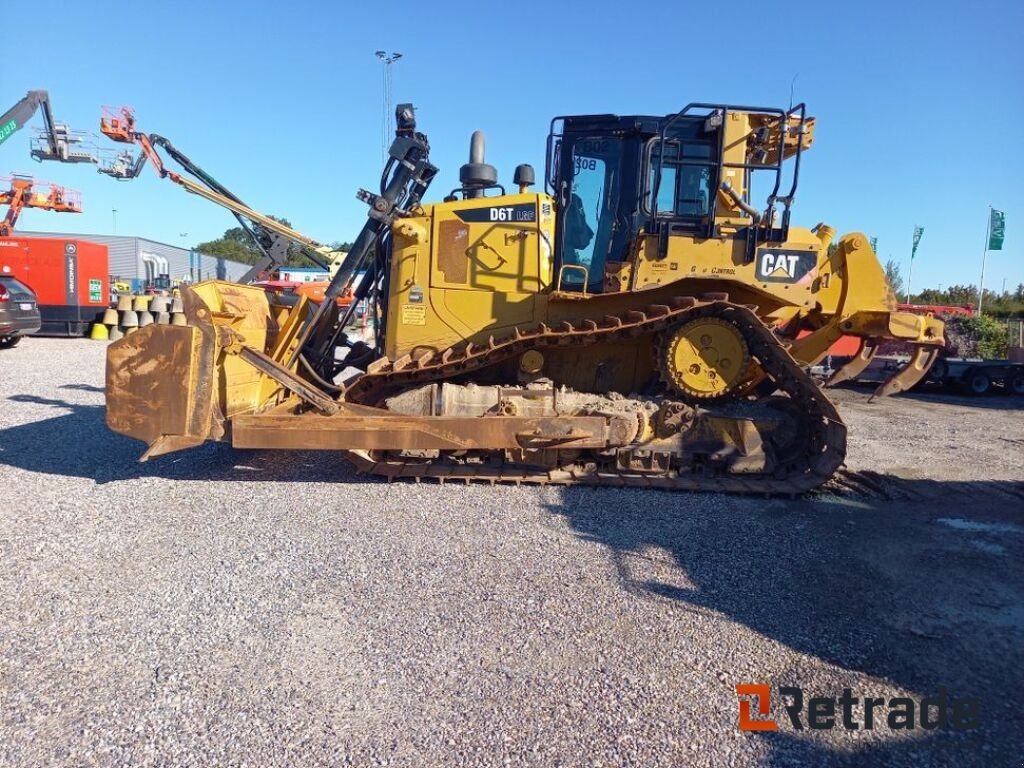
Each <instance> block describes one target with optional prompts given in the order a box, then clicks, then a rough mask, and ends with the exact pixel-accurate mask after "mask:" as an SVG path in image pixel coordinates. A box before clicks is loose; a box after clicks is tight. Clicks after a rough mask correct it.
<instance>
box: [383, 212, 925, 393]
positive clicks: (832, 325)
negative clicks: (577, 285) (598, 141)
mask: <svg viewBox="0 0 1024 768" xmlns="http://www.w3.org/2000/svg"><path fill="white" fill-rule="evenodd" d="M555 212H556V203H555V201H554V200H553V199H552V198H550V197H548V196H547V195H537V194H518V195H505V196H500V197H490V198H481V199H477V200H458V201H454V202H447V203H438V204H435V205H431V206H426V207H424V208H423V209H422V210H421V211H419V212H418V213H417V215H415V216H413V217H410V218H406V219H402V220H400V221H399V222H398V223H396V225H395V227H394V229H393V243H394V245H393V256H392V270H391V284H390V286H389V297H388V302H389V303H388V306H389V312H388V317H387V318H386V337H385V338H386V348H385V353H386V354H387V356H388V357H389V358H391V359H397V358H400V357H401V356H403V355H412V356H414V357H416V356H418V355H420V354H423V353H425V352H439V351H441V350H444V349H446V348H448V347H450V346H452V345H455V344H458V343H460V342H462V341H463V340H470V341H472V342H473V343H480V344H483V343H487V340H488V338H490V337H491V336H500V335H502V334H504V333H507V332H509V331H510V330H511V329H512V328H515V327H523V326H530V325H537V324H540V323H546V324H550V325H551V326H553V327H554V326H557V324H558V323H560V322H575V321H579V320H581V319H584V318H596V319H599V318H601V317H602V316H604V315H607V314H621V313H622V312H626V311H629V310H630V309H634V308H638V309H639V308H642V307H644V306H646V305H649V304H652V303H658V302H665V301H668V300H669V299H671V298H672V297H675V296H687V295H700V294H704V293H709V292H720V293H725V294H728V296H729V297H730V299H731V300H733V301H736V302H738V303H742V304H746V305H750V306H756V307H757V308H758V310H757V311H758V314H759V315H760V316H761V317H762V318H764V320H765V321H766V322H767V323H769V324H771V325H773V326H775V327H776V328H777V329H778V330H779V331H780V332H782V333H790V334H791V336H790V337H789V338H791V340H792V347H791V349H790V353H791V354H792V355H793V357H794V358H795V359H796V360H797V361H798V362H801V363H803V364H805V365H812V364H814V363H816V362H818V361H819V360H820V359H821V358H822V357H823V356H824V355H825V354H826V353H827V352H828V349H829V347H830V346H831V345H832V344H833V343H835V341H836V340H838V339H839V338H840V337H841V336H843V335H853V336H859V337H861V338H863V339H870V340H873V341H877V340H882V339H898V340H903V341H908V342H912V343H915V344H921V345H927V346H930V347H938V346H939V345H941V343H942V323H941V322H940V321H938V320H936V319H934V318H932V317H930V316H926V315H925V316H922V315H916V314H912V313H909V312H900V311H898V310H897V308H896V299H895V297H894V296H893V294H892V291H891V290H890V288H889V286H888V284H887V282H886V279H885V273H884V271H883V269H882V267H881V265H880V264H879V262H878V259H877V258H876V256H875V254H874V253H873V252H872V250H871V248H870V245H869V243H868V239H867V237H865V236H864V235H863V234H860V233H854V234H851V235H847V236H845V237H843V238H842V239H841V240H840V241H839V242H838V243H836V244H835V245H834V246H833V243H832V241H833V236H834V230H832V228H831V227H828V226H827V225H824V224H822V225H819V226H818V227H817V228H816V229H815V231H813V232H812V231H809V230H806V229H801V228H798V227H792V228H791V229H790V235H789V239H788V240H787V241H786V242H785V243H781V244H768V245H764V246H762V247H759V248H757V249H756V251H755V253H754V258H753V259H749V258H748V257H747V253H748V251H747V250H746V243H745V240H744V239H743V238H738V237H733V236H730V235H729V234H728V229H726V230H725V233H724V234H723V236H722V237H718V238H707V239H696V238H693V237H690V236H672V237H670V238H669V239H668V245H667V249H666V250H665V251H664V252H663V253H659V250H658V239H657V238H655V237H641V238H640V239H639V245H638V249H637V251H636V253H634V254H632V256H631V257H630V260H629V261H627V262H613V263H611V264H610V265H609V266H608V268H607V269H606V280H605V283H604V286H603V291H602V292H600V293H586V292H575V291H574V292H570V291H566V290H559V288H560V283H561V281H562V279H563V278H564V269H565V268H563V274H555V273H554V269H553V261H552V253H553V248H552V244H553V242H554V237H555V221H554V216H555ZM726 218H728V217H726ZM747 223H749V221H747ZM830 246H831V247H830ZM576 269H580V268H579V267H577V268H576ZM798 332H802V333H800V334H799V338H798ZM549 358H550V359H549V365H548V367H547V368H546V369H545V373H546V374H548V375H552V376H553V377H554V378H556V380H560V381H564V382H565V383H566V384H567V385H569V386H576V387H579V388H581V389H589V390H596V391H603V390H605V389H615V390H617V391H626V390H629V389H630V388H633V387H637V386H641V385H642V384H643V382H644V381H646V380H647V379H649V378H650V375H651V374H652V372H653V370H654V366H655V364H656V360H655V359H654V356H653V355H652V354H651V350H650V348H649V345H647V344H645V343H641V342H638V343H637V344H626V345H625V346H622V345H619V346H617V347H614V348H603V347H601V346H595V347H581V348H571V349H566V350H565V351H564V353H563V354H561V355H555V356H549ZM602 367H603V368H606V369H610V368H614V369H615V372H614V373H612V374H609V375H607V376H603V377H602V376H595V375H594V374H593V373H592V372H593V371H596V370H599V369H602ZM714 373H715V375H716V377H717V380H718V385H719V386H720V385H721V383H722V382H723V381H725V380H727V379H729V378H730V374H729V373H728V372H727V371H724V370H717V371H715V372H714ZM684 389H685V387H684ZM726 389H727V390H729V389H730V387H726ZM702 396H707V395H702Z"/></svg>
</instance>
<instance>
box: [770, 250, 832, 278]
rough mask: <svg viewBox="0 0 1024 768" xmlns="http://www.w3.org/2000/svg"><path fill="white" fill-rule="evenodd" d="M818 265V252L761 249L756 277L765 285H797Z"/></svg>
mask: <svg viewBox="0 0 1024 768" xmlns="http://www.w3.org/2000/svg"><path fill="white" fill-rule="evenodd" d="M817 263H818V253H817V251H783V250H779V249H776V248H759V249H758V251H757V264H756V268H755V275H756V276H757V279H758V280H761V281H762V282H765V283H796V282H799V281H800V279H801V278H803V277H804V276H806V275H807V273H808V272H810V271H811V270H812V269H814V267H815V265H817Z"/></svg>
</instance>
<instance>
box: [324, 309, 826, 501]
mask: <svg viewBox="0 0 1024 768" xmlns="http://www.w3.org/2000/svg"><path fill="white" fill-rule="evenodd" d="M754 309H755V308H752V307H747V306H743V305H740V304H734V303H732V302H729V301H728V297H727V296H726V295H725V294H705V295H702V296H700V297H693V296H687V297H679V298H676V299H673V300H672V301H671V302H670V303H669V304H655V305H651V306H648V307H647V308H646V309H645V310H644V311H630V312H627V313H625V314H624V315H621V316H611V315H609V316H606V317H604V318H603V319H601V320H600V321H597V320H583V321H580V322H578V323H569V322H564V323H561V324H560V325H557V326H549V325H546V324H541V325H538V326H537V327H536V328H532V329H528V330H524V329H515V330H514V331H513V333H512V334H510V335H508V336H505V337H502V338H500V339H495V338H494V337H493V336H492V337H491V338H490V339H489V340H488V342H487V343H486V344H481V345H475V344H472V343H470V342H464V343H461V344H458V345H456V346H453V347H450V348H448V349H446V350H444V351H443V352H439V353H427V354H425V355H423V356H421V357H418V358H413V357H412V356H411V355H406V356H404V357H402V358H399V359H397V360H394V361H392V360H389V359H387V358H382V359H380V360H377V361H375V362H374V363H372V364H371V365H370V366H369V367H368V369H367V371H366V373H365V374H362V375H361V376H359V377H358V378H357V379H355V380H354V381H352V382H350V383H349V385H348V387H347V388H346V389H345V392H344V393H343V396H342V397H343V399H344V400H346V401H348V402H353V403H359V404H363V405H378V406H379V405H380V404H382V403H383V401H384V400H385V399H386V398H387V397H389V396H391V395H393V394H396V393H398V392H400V391H403V390H406V389H408V388H411V387H417V386H422V385H425V384H430V383H434V382H440V381H446V380H450V379H452V378H454V377H457V376H462V375H465V374H467V373H472V372H474V371H478V370H482V369H484V368H487V367H490V366H492V365H496V364H499V363H502V362H505V361H508V360H511V359H513V358H516V357H518V356H519V355H521V354H522V353H523V352H526V351H527V350H530V349H538V350H543V349H545V348H552V347H565V346H571V345H576V344H579V345H589V344H595V343H599V342H617V341H624V340H627V339H636V338H637V337H640V336H650V337H651V338H652V341H653V340H654V339H655V338H656V337H657V336H658V335H659V334H662V333H663V332H665V331H666V330H668V329H670V328H674V327H676V326H677V325H680V324H682V323H684V322H687V321H690V320H693V319H696V318H699V317H718V318H722V319H724V320H726V321H728V322H732V323H734V324H735V325H736V326H737V327H738V328H739V329H740V331H741V333H742V334H743V336H744V338H745V339H746V341H747V344H748V346H749V348H750V353H751V356H752V357H753V358H755V359H756V360H757V361H758V363H759V365H760V366H761V368H762V370H763V371H764V372H765V373H766V374H767V375H768V376H770V377H771V378H772V379H773V380H774V381H775V383H776V385H777V386H778V389H779V390H781V391H782V392H783V393H785V395H786V396H788V400H789V401H791V402H790V403H789V405H791V406H793V407H791V408H788V409H787V410H789V411H791V412H793V413H796V414H799V416H798V418H799V421H798V424H797V429H796V434H797V438H796V440H797V441H798V443H799V444H798V445H797V446H796V448H794V449H792V450H790V451H789V452H788V454H787V455H786V456H785V457H784V460H783V461H782V462H781V464H780V466H778V467H777V468H776V470H775V471H774V472H773V474H771V475H765V474H760V475H759V474H753V473H744V474H728V473H724V472H717V473H714V472H709V471H708V468H703V469H702V470H701V471H699V472H695V471H691V470H690V469H689V468H682V467H679V468H676V467H671V466H670V467H669V469H668V471H666V472H664V473H661V474H652V473H647V472H627V471H622V470H618V469H615V468H614V467H613V466H611V465H610V464H609V463H608V461H607V459H603V458H602V457H594V458H592V459H588V460H586V461H583V462H579V461H567V463H566V465H565V466H560V467H558V468H557V469H552V468H536V467H526V466H523V465H517V464H506V463H503V462H502V461H501V460H500V457H499V456H497V455H494V456H491V457H489V459H486V460H483V461H480V460H479V458H477V460H476V461H474V462H469V461H467V460H465V459H464V458H455V457H444V456H442V458H440V459H435V460H430V461H421V460H417V459H405V458H402V457H396V456H393V455H377V454H371V453H367V452H348V454H347V455H348V457H349V458H350V460H351V461H352V462H353V463H354V464H355V465H356V467H357V468H358V469H359V470H360V471H363V472H366V473H370V474H376V475H382V476H384V477H387V478H389V479H393V480H397V479H410V480H417V481H420V480H425V479H426V480H436V481H440V482H446V481H459V482H467V483H469V482H474V481H476V482H490V483H499V482H500V483H516V484H521V483H529V484H542V485H547V484H557V485H574V484H575V485H601V486H622V487H643V488H661V489H665V490H680V491H712V492H722V493H748V494H749V493H766V494H794V493H802V492H804V491H808V490H811V489H813V488H817V487H819V486H821V485H822V484H824V483H825V482H827V481H828V480H829V478H831V477H832V475H833V474H834V473H835V471H836V470H837V469H838V468H839V467H840V466H841V465H842V462H843V459H844V457H845V454H846V427H845V425H844V424H843V422H842V420H841V419H840V417H839V414H838V412H837V411H836V409H835V406H834V405H833V404H832V402H831V401H830V400H829V399H828V398H827V397H825V395H824V394H823V393H822V392H821V390H820V389H819V388H818V386H817V385H816V384H815V383H814V382H813V380H812V379H811V378H810V377H809V376H808V375H807V374H806V373H805V372H804V370H803V369H802V368H801V367H800V365H799V364H798V363H797V362H796V361H795V360H793V358H792V357H791V356H790V354H789V352H788V351H787V350H786V348H785V346H784V345H783V343H782V342H781V341H780V340H779V339H778V338H776V336H775V335H774V334H773V333H772V331H771V330H770V329H769V328H768V327H767V326H765V325H764V323H762V322H761V320H760V319H759V318H758V316H757V315H756V314H755V311H754Z"/></svg>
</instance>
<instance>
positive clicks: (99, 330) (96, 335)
mask: <svg viewBox="0 0 1024 768" xmlns="http://www.w3.org/2000/svg"><path fill="white" fill-rule="evenodd" d="M89 338H90V339H92V340H93V341H107V340H108V339H109V338H110V334H108V333H107V326H105V325H104V324H103V323H93V324H92V328H91V329H89Z"/></svg>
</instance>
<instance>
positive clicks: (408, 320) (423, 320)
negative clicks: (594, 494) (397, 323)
mask: <svg viewBox="0 0 1024 768" xmlns="http://www.w3.org/2000/svg"><path fill="white" fill-rule="evenodd" d="M426 324H427V308H426V307H425V306H423V305H422V304H403V305H402V325H426Z"/></svg>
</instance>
